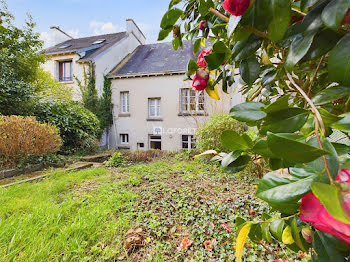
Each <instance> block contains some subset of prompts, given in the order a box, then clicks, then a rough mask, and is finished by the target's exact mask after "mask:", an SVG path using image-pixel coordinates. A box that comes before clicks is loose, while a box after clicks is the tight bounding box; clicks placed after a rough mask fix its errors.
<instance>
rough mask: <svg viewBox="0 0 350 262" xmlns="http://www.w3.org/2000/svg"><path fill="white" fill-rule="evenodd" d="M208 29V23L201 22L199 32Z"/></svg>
mask: <svg viewBox="0 0 350 262" xmlns="http://www.w3.org/2000/svg"><path fill="white" fill-rule="evenodd" d="M207 27H208V23H207V21H205V20H204V21H202V22H200V24H199V30H201V31H204V30H205V29H206V28H207Z"/></svg>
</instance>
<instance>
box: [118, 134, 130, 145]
mask: <svg viewBox="0 0 350 262" xmlns="http://www.w3.org/2000/svg"><path fill="white" fill-rule="evenodd" d="M119 138H120V144H121V145H128V144H129V134H120V135H119Z"/></svg>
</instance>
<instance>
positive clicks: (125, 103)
mask: <svg viewBox="0 0 350 262" xmlns="http://www.w3.org/2000/svg"><path fill="white" fill-rule="evenodd" d="M120 112H121V113H122V114H129V113H130V106H129V92H127V91H123V92H120Z"/></svg>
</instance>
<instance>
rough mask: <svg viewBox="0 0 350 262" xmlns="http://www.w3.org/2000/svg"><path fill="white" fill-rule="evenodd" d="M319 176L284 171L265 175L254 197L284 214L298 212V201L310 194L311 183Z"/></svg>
mask: <svg viewBox="0 0 350 262" xmlns="http://www.w3.org/2000/svg"><path fill="white" fill-rule="evenodd" d="M319 177H320V174H310V173H302V172H300V173H288V172H287V171H286V170H285V169H281V170H278V171H273V172H270V173H268V174H266V175H265V176H264V177H263V178H262V179H260V181H259V185H258V190H257V192H256V196H257V197H258V198H260V199H262V200H265V201H266V202H268V203H269V204H270V205H271V206H273V207H275V208H276V209H278V210H280V211H281V212H284V213H293V212H294V211H296V210H298V208H299V204H298V201H299V200H300V199H301V197H303V196H304V195H305V194H307V193H309V192H310V184H311V182H312V181H314V180H317V179H319Z"/></svg>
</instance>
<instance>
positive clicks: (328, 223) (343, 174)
mask: <svg viewBox="0 0 350 262" xmlns="http://www.w3.org/2000/svg"><path fill="white" fill-rule="evenodd" d="M336 180H337V181H341V182H345V183H350V169H343V170H341V171H340V173H339V174H338V176H337V178H336ZM343 197H344V202H345V205H346V206H347V207H348V208H349V209H350V194H346V195H344V196H343ZM300 219H301V220H303V221H305V222H310V223H312V224H313V226H314V228H316V229H318V230H320V231H323V232H326V233H328V234H331V235H334V236H336V237H338V238H340V239H342V240H343V241H345V242H347V243H349V244H350V225H348V224H345V223H343V222H340V221H339V220H337V219H335V218H334V217H332V216H331V215H330V214H329V213H328V212H327V210H326V209H325V208H324V207H323V206H322V204H321V202H320V201H319V200H318V199H317V198H316V197H315V195H314V194H313V193H312V192H311V193H309V194H307V195H305V196H304V197H303V198H302V199H301V206H300Z"/></svg>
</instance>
